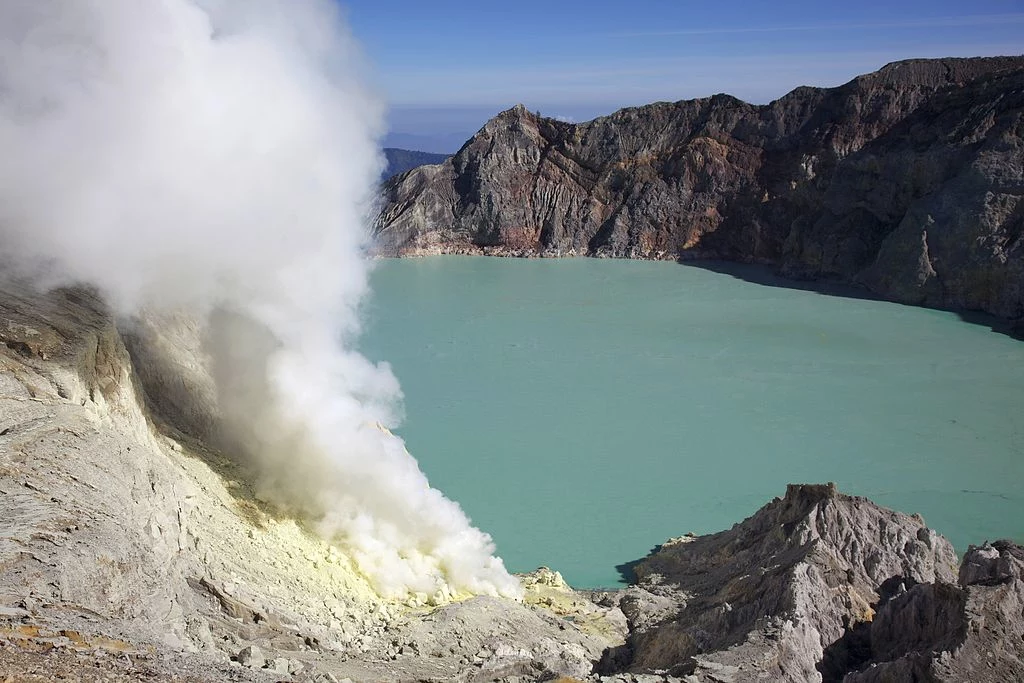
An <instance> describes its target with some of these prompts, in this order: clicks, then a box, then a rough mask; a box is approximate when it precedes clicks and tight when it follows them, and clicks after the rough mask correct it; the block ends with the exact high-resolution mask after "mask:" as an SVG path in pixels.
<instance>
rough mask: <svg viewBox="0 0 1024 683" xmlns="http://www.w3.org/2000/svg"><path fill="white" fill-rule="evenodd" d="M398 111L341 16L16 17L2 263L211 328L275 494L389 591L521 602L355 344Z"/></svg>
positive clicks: (3, 36) (7, 31)
mask: <svg viewBox="0 0 1024 683" xmlns="http://www.w3.org/2000/svg"><path fill="white" fill-rule="evenodd" d="M382 119H383V109H382V106H381V104H380V102H379V101H378V100H377V98H375V97H374V96H373V94H372V93H371V92H370V91H368V89H367V88H366V87H365V86H364V85H363V82H362V75H361V66H360V57H359V53H358V50H357V49H356V47H355V45H354V41H353V39H352V37H351V35H350V34H349V33H348V31H347V29H346V28H345V26H344V23H343V21H342V19H341V17H340V16H339V12H338V9H337V8H336V7H335V5H334V3H333V2H331V1H330V0H3V2H2V3H0V150H2V152H0V154H2V157H0V159H2V160H0V250H2V252H3V254H4V261H5V262H6V263H7V265H8V267H11V266H12V264H16V265H17V267H18V269H19V271H20V274H22V275H25V274H31V275H32V276H33V277H35V278H36V279H37V281H41V282H44V283H45V284H47V285H56V284H71V283H80V282H84V283H89V284H92V285H94V286H96V287H98V288H99V289H100V290H101V291H102V292H103V293H104V294H105V295H106V297H107V298H108V299H109V300H110V301H111V303H112V305H113V306H114V307H115V309H116V310H117V311H118V312H120V313H121V314H125V315H130V314H132V313H135V312H137V311H139V310H141V309H143V308H145V309H157V310H167V311H170V310H181V309H184V310H187V311H189V312H191V313H192V314H194V315H195V316H197V317H199V318H200V319H203V320H207V321H208V324H209V330H210V333H209V337H210V339H211V340H212V341H211V342H210V348H211V349H213V353H214V354H215V355H216V353H217V349H221V350H222V351H223V354H224V357H223V358H221V359H219V363H218V362H217V361H218V359H217V358H214V361H215V362H214V366H215V373H214V375H215V379H216V382H217V391H218V394H219V397H220V401H221V406H220V410H221V411H222V413H223V414H222V419H223V420H224V422H225V423H226V424H227V427H228V428H229V429H231V431H232V432H233V433H234V434H235V436H236V437H237V440H238V442H239V444H243V445H244V448H245V450H247V451H248V453H247V455H248V457H250V458H252V459H253V462H254V463H255V465H256V469H257V478H258V482H257V483H258V485H259V487H260V490H261V491H263V492H264V493H265V495H266V496H267V497H268V498H269V499H271V500H272V501H273V502H275V503H276V504H278V505H280V506H281V507H283V508H285V509H288V510H291V511H294V512H296V513H297V514H301V515H303V516H305V517H307V518H308V519H311V520H313V521H314V522H315V523H316V524H317V525H318V528H319V529H320V530H321V532H322V533H323V534H325V535H326V536H328V537H329V538H331V539H332V540H334V541H336V542H337V543H339V544H340V545H342V546H343V547H345V548H346V549H347V550H348V551H349V552H351V553H352V555H353V556H354V557H355V558H356V560H357V562H358V564H359V566H360V567H361V569H362V570H363V571H364V572H365V573H366V574H367V575H368V576H369V577H370V578H371V579H372V580H373V581H374V583H375V585H376V586H377V588H378V589H379V591H380V592H382V593H383V594H385V595H392V596H398V595H402V594H405V593H407V592H424V593H428V594H430V593H437V592H438V591H440V592H441V593H446V592H449V591H451V592H472V593H490V594H504V595H513V596H514V595H517V594H518V592H519V586H518V583H517V582H516V581H515V579H513V578H512V577H510V576H509V575H508V573H507V572H506V571H505V569H504V566H503V565H502V563H501V560H499V559H497V558H495V557H493V551H494V548H493V545H492V543H491V540H490V538H489V537H488V536H487V535H486V534H484V533H482V532H480V531H478V530H476V529H475V528H473V527H472V526H471V525H470V523H469V521H468V519H467V518H466V516H465V515H464V514H463V512H462V511H461V509H460V508H459V507H458V506H457V505H456V504H454V503H452V502H451V501H449V500H447V499H445V498H444V496H443V495H442V494H441V493H440V492H438V491H437V490H435V489H432V488H430V487H429V485H428V483H427V480H426V478H425V476H424V475H423V473H422V472H421V471H420V469H419V467H418V466H417V463H416V462H415V460H413V459H412V457H410V456H409V454H408V453H407V452H406V451H405V448H404V445H403V443H402V442H401V441H400V440H399V439H398V438H397V437H394V436H391V435H390V434H389V433H387V432H386V431H384V430H381V429H379V428H378V427H376V426H375V425H377V424H384V425H391V424H393V423H394V421H395V417H396V411H395V408H394V407H395V405H396V402H397V400H398V399H399V398H400V391H399V388H398V384H397V382H396V381H395V379H394V377H393V376H392V375H391V372H390V370H389V369H388V368H387V367H386V366H376V365H373V364H371V363H370V362H369V361H367V360H366V359H365V358H363V357H362V356H361V355H359V354H358V353H356V352H355V351H354V350H353V347H354V341H355V338H356V336H357V334H358V332H359V315H358V312H359V311H358V309H359V304H360V301H361V300H362V299H363V297H364V295H365V294H366V292H367V270H368V265H367V262H366V260H365V258H364V257H363V255H362V250H363V248H364V246H365V243H366V240H367V230H366V225H367V221H366V213H367V209H368V206H369V201H370V198H371V195H372V193H373V190H374V187H375V185H376V182H377V179H378V177H379V172H380V169H381V161H380V158H379V152H378V149H377V138H378V136H379V134H380V133H381V132H382V130H381V127H382V123H381V122H382Z"/></svg>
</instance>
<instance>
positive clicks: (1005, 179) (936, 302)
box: [375, 57, 1024, 318]
mask: <svg viewBox="0 0 1024 683" xmlns="http://www.w3.org/2000/svg"><path fill="white" fill-rule="evenodd" d="M1022 111H1024V57H1006V58H977V59H943V60H913V61H907V62H898V63H895V64H890V65H888V66H886V67H884V68H883V69H881V70H879V71H877V72H875V73H872V74H868V75H865V76H861V77H858V78H856V79H854V80H853V81H851V82H849V83H847V84H845V85H843V86H840V87H837V88H829V89H821V88H810V87H803V88H798V89H796V90H794V91H793V92H791V93H789V94H788V95H786V96H785V97H782V98H781V99H779V100H776V101H775V102H772V103H771V104H768V105H763V106H755V105H751V104H747V103H745V102H742V101H740V100H737V99H735V98H732V97H729V96H727V95H715V96H714V97H710V98H704V99H698V100H688V101H682V102H676V103H658V104H651V105H648V106H644V107H638V108H632V109H623V110H621V111H618V112H616V113H615V114H612V115H611V116H607V117H603V118H599V119H595V120H594V121H590V122H587V123H582V124H567V123H563V122H559V121H555V120H552V119H546V118H543V117H539V116H536V115H534V114H532V113H530V112H529V111H527V110H526V109H525V108H524V107H522V106H518V107H515V108H513V109H510V110H508V111H506V112H503V113H501V114H500V115H498V116H497V117H495V118H494V119H492V120H491V121H489V122H488V123H487V124H486V125H485V126H484V127H483V128H482V129H481V130H480V132H479V133H477V135H476V136H474V137H473V138H472V139H471V140H469V141H468V142H467V143H466V145H465V146H464V147H463V148H462V149H461V150H460V151H459V152H458V154H456V155H455V156H454V157H452V158H451V159H449V160H447V161H446V162H445V163H444V164H441V165H439V166H430V167H424V168H420V169H415V170H413V171H410V172H408V173H406V174H403V175H401V176H397V177H396V178H393V179H391V181H389V182H388V183H387V184H386V186H385V188H384V197H383V204H382V208H381V212H380V215H379V217H378V219H377V222H376V226H375V230H376V237H377V245H378V249H379V252H380V253H382V254H385V255H419V254H431V253H494V254H502V255H527V256H532V255H544V256H555V255H588V256H615V257H631V258H663V259H677V258H678V259H691V258H724V259H730V260H739V261H754V262H765V263H772V264H777V265H778V266H779V267H780V268H781V270H782V272H783V273H785V274H787V275H790V276H793V277H800V278H838V279H841V280H846V281H851V282H857V283H860V284H863V285H865V286H866V287H868V288H869V289H871V290H872V291H873V292H875V293H877V294H879V295H881V296H885V297H890V298H893V299H896V300H899V301H905V302H910V303H916V304H924V305H929V306H940V307H956V308H967V309H976V310H983V311H988V312H991V313H994V314H997V315H999V316H1002V317H1006V318H1019V317H1021V316H1022V315H1024V266H1022V264H1024V258H1022V252H1024V242H1022V240H1021V234H1022V232H1024V204H1022V203H1021V201H1020V199H1021V196H1022V195H1024V142H1022V141H1024V116H1022Z"/></svg>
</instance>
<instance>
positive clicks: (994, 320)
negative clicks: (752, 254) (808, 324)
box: [678, 259, 1024, 341]
mask: <svg viewBox="0 0 1024 683" xmlns="http://www.w3.org/2000/svg"><path fill="white" fill-rule="evenodd" d="M678 263H679V264H681V265H684V266H689V267H691V268H700V269H702V270H707V271H710V272H713V273H719V274H722V275H729V276H731V277H734V278H736V279H737V280H743V281H744V282H749V283H751V284H755V285H764V286H765V287H778V288H780V289H796V290H801V291H805V292H814V293H816V294H821V295H823V296H834V297H840V298H844V299H860V300H862V301H884V302H887V303H896V304H899V305H903V306H914V304H906V303H902V302H898V301H893V300H892V299H887V298H885V297H883V296H879V295H878V294H875V293H874V292H872V291H870V290H869V289H867V288H865V287H863V286H861V285H856V284H851V283H848V282H840V281H836V280H797V279H793V278H788V277H784V276H782V275H780V274H779V273H778V271H776V270H775V268H774V267H773V266H769V265H762V264H757V263H735V262H732V261H717V260H707V261H705V260H692V261H691V260H682V259H681V260H679V261H678ZM922 308H923V307H922ZM927 308H931V309H932V310H942V311H946V312H948V313H953V314H955V315H956V316H957V317H959V318H960V320H962V321H964V322H966V323H970V324H972V325H981V326H983V327H987V328H989V329H990V330H992V331H993V332H996V333H998V334H1005V335H1006V336H1008V337H1012V338H1013V339H1019V340H1022V341H1024V320H1016V321H1012V320H1006V319H1004V318H999V317H997V316H994V315H991V314H989V313H984V312H982V311H966V310H957V309H949V308H941V309H936V308H934V307H930V306H929V307H927Z"/></svg>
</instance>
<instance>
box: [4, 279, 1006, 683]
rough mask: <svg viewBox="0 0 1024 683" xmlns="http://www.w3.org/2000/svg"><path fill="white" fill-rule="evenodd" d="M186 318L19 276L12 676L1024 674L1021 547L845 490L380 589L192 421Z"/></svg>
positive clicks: (13, 397)
mask: <svg viewBox="0 0 1024 683" xmlns="http://www.w3.org/2000/svg"><path fill="white" fill-rule="evenodd" d="M179 322H180V326H178V327H172V328H161V329H153V328H151V329H150V330H149V332H144V328H140V327H138V326H137V325H136V326H134V327H132V328H131V334H129V335H127V337H126V335H125V334H124V332H123V330H124V329H126V328H125V327H124V326H123V325H122V326H121V328H120V329H119V327H118V325H116V324H115V322H114V320H113V319H112V318H111V317H110V316H109V315H108V314H107V313H106V310H105V307H104V306H103V304H102V302H101V301H99V300H98V299H97V298H96V297H95V296H94V295H92V294H90V293H89V292H87V291H82V290H59V291H56V292H52V293H49V294H45V295H41V294H37V293H33V292H30V291H27V290H24V289H21V288H17V287H13V286H7V287H6V288H5V289H4V290H3V291H2V292H0V680H3V681H22V680H32V681H46V680H52V679H54V678H58V677H65V678H69V679H70V680H86V681H94V680H95V681H99V680H112V681H117V680H137V679H140V678H144V679H148V680H189V681H208V680H210V681H213V680H267V681H270V680H309V681H333V680H342V679H344V678H349V679H351V680H355V681H363V680H367V681H369V680H428V681H449V680H456V681H489V680H505V681H532V680H554V679H556V678H558V677H567V678H563V680H567V679H568V680H571V679H587V680H598V679H600V680H605V681H657V680H685V681H691V682H692V681H708V682H710V681H718V682H726V681H761V680H772V681H775V680H779V681H818V680H824V681H838V680H849V681H904V680H906V681H909V680H935V681H962V680H966V679H967V676H968V674H969V676H970V679H971V680H975V681H1007V680H1021V679H1024V551H1022V550H1021V548H1019V547H1017V546H1015V545H1013V544H1012V543H1008V542H999V543H994V544H991V545H984V546H982V547H980V548H976V549H972V550H971V551H970V552H969V553H968V554H967V556H966V558H965V559H964V562H963V564H962V565H961V567H960V570H959V576H958V575H957V573H956V572H957V570H956V565H955V563H956V558H955V556H954V554H953V551H952V548H951V546H950V545H949V543H948V542H947V541H946V540H944V539H943V538H942V537H941V536H939V535H937V534H936V533H935V532H933V531H931V530H929V529H928V528H927V527H925V525H924V521H923V520H922V519H921V518H920V517H916V516H907V515H904V514H901V513H897V512H893V511H890V510H885V509H882V508H879V507H877V506H876V505H874V504H872V503H871V502H870V501H868V500H865V499H863V498H856V497H850V496H846V495H843V494H840V493H839V492H837V491H836V490H835V488H834V487H832V486H830V485H829V486H811V485H806V486H792V487H790V488H789V489H788V490H787V492H786V495H785V497H783V498H779V499H776V500H774V501H772V502H770V503H769V504H768V505H766V506H765V507H764V508H763V509H761V510H760V511H758V512H757V513H756V514H755V515H753V516H752V517H751V518H749V519H747V520H745V521H744V522H742V523H740V524H738V525H736V526H735V527H733V528H732V529H731V530H729V531H725V532H722V533H719V534H714V535H710V536H706V537H700V538H690V537H682V538H679V539H673V540H671V541H669V542H667V543H666V544H665V545H663V546H662V547H660V548H659V549H658V550H656V551H655V552H654V553H652V554H651V555H650V556H649V557H648V558H646V559H644V560H642V561H640V562H639V563H638V564H637V565H636V568H635V570H636V575H637V582H636V583H635V585H633V586H631V587H629V588H626V589H624V590H621V591H573V590H572V589H570V588H569V587H568V586H566V585H565V584H564V582H562V581H561V578H560V577H559V576H558V574H557V573H555V572H552V571H550V570H539V571H538V572H535V573H533V574H531V575H527V576H524V577H522V581H523V583H524V586H525V588H526V592H525V594H526V598H525V600H524V601H523V602H514V601H511V600H502V599H497V598H486V597H480V598H473V599H470V600H466V601H463V602H456V603H451V604H423V602H422V601H420V600H419V599H417V598H415V596H413V597H411V598H410V599H409V600H406V601H385V600H382V599H380V598H379V597H377V596H376V595H374V593H373V592H372V590H371V589H370V587H369V584H368V583H367V581H366V580H365V579H364V578H363V577H362V576H361V575H360V574H359V572H358V571H357V570H356V569H355V567H354V565H353V563H352V562H351V561H350V559H349V558H348V557H346V556H345V555H344V553H343V552H339V550H338V549H337V548H334V547H332V546H331V545H329V544H328V543H325V542H324V541H323V540H321V539H319V538H317V537H316V536H315V535H313V534H311V533H309V532H308V530H307V529H306V528H305V526H304V524H303V523H301V522H299V521H296V520H293V519H289V518H287V517H284V516H282V515H280V514H277V513H276V512H275V511H274V510H273V509H272V508H270V507H269V506H267V505H266V504H265V503H263V502H261V501H260V500H259V499H258V498H257V497H256V496H255V495H254V494H253V491H252V489H251V486H250V485H249V483H248V481H247V478H246V472H245V469H244V467H243V466H242V465H241V464H240V463H236V462H234V461H233V460H232V459H231V458H230V457H228V455H229V454H228V455H226V454H223V453H219V452H217V451H215V450H212V449H211V448H210V447H209V446H208V445H207V444H205V443H203V442H202V441H200V440H197V439H196V438H194V437H192V436H190V435H189V434H188V433H187V432H186V431H183V430H182V429H181V428H180V427H178V426H175V425H187V424H190V423H191V424H193V425H194V424H198V423H197V422H196V420H197V419H198V417H197V416H196V415H194V414H191V413H189V412H188V411H187V410H186V408H187V402H186V401H185V400H184V398H183V397H184V396H186V395H187V394H188V393H189V391H190V389H189V387H190V386H191V385H190V382H193V381H194V378H195V377H198V376H199V375H201V370H202V359H201V357H200V356H199V355H198V354H197V353H196V350H195V349H193V348H189V344H188V343H187V340H188V338H189V336H190V333H189V328H188V325H187V324H186V322H185V321H179ZM163 324H164V325H170V323H169V322H167V321H164V323H163ZM126 338H127V339H128V340H129V342H130V343H129V344H128V345H126V343H125V340H126ZM129 349H131V352H130V351H129ZM142 364H144V366H145V367H143V366H142ZM159 364H164V365H162V366H160V365H159ZM175 368H177V369H178V372H177V373H176V372H175ZM183 378H185V379H187V378H193V379H189V380H188V381H185V379H183ZM190 421H191V422H190ZM680 524H685V520H680Z"/></svg>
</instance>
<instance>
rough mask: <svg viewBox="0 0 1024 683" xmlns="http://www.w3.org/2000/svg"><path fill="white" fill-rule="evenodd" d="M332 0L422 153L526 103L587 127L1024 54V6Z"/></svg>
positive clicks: (917, 0)
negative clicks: (931, 64) (692, 104)
mask: <svg viewBox="0 0 1024 683" xmlns="http://www.w3.org/2000/svg"><path fill="white" fill-rule="evenodd" d="M340 1H341V2H342V4H343V5H344V7H345V11H346V13H347V14H348V16H349V18H350V21H351V24H352V27H353V31H354V32H355V34H356V37H357V38H358V40H359V41H360V42H361V43H362V45H363V48H364V50H365V52H366V55H367V57H368V61H369V63H370V68H371V72H372V74H373V80H374V82H375V83H376V84H377V86H378V88H379V89H380V91H381V93H382V94H383V95H384V97H385V98H386V99H387V100H388V101H389V103H390V104H391V117H390V123H391V130H392V132H393V134H395V135H393V136H392V138H391V140H392V141H394V140H405V141H408V142H409V143H410V144H412V143H416V142H419V143H421V146H420V147H419V149H424V147H423V145H428V146H429V145H430V144H433V143H436V144H437V145H440V146H445V147H450V148H446V149H425V151H443V152H451V151H454V150H455V149H456V148H457V147H458V145H459V144H461V141H464V140H465V138H466V137H468V136H469V135H470V134H472V133H473V132H475V131H476V130H477V129H478V128H479V127H480V126H481V125H482V124H483V123H484V122H485V121H486V120H487V119H488V118H489V117H491V116H493V115H494V114H495V113H497V112H499V111H501V110H503V109H506V108H508V107H510V106H512V105H514V104H516V103H519V102H522V103H523V104H525V105H526V106H527V107H529V108H530V109H532V110H539V111H540V112H541V113H543V114H545V115H548V116H556V117H562V118H566V119H570V120H576V121H583V120H587V119H590V118H593V117H595V116H600V115H602V114H607V113H610V112H612V111H615V110H616V109H619V108H621V107H626V106H635V105H640V104H645V103H648V102H654V101H676V100H681V99H689V98H694V97H704V96H708V95H712V94H715V93H720V92H725V93H729V94H731V95H734V96H736V97H739V98H741V99H744V100H747V101H749V102H755V103H764V102H769V101H771V100H773V99H776V98H778V97H780V96H782V95H784V94H785V93H787V92H789V91H790V90H792V89H793V88H795V87H797V86H800V85H814V86H825V87H828V86H836V85H840V84H842V83H845V82H846V81H848V80H850V79H851V78H853V77H854V76H856V75H858V74H861V73H867V72H870V71H874V70H876V69H878V68H879V67H881V66H882V65H884V64H886V63H888V62H892V61H898V60H902V59H910V58H919V57H922V58H923V57H975V56H992V55H1012V54H1021V53H1024V0H976V1H975V2H973V3H964V2H961V1H954V0H929V1H925V0H906V1H902V2H897V3H890V2H882V1H880V0H862V1H861V2H856V3H821V2H810V1H808V0H798V1H795V2H783V3H763V2H754V1H753V0H747V1H745V2H733V3H696V2H687V1H686V0H636V1H635V2H632V3H629V4H628V5H623V4H622V3H617V2H611V1H610V0H589V1H587V2H584V1H583V0H563V1H561V2H550V0H548V1H542V0H520V2H517V3H488V4H484V3H469V2H465V0H436V1H435V2H431V3H421V2H416V1H414V0H377V1H375V2H373V3H358V4H351V3H348V2H347V0H340ZM624 8H625V9H626V11H624ZM452 145H454V147H451V146H452Z"/></svg>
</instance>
